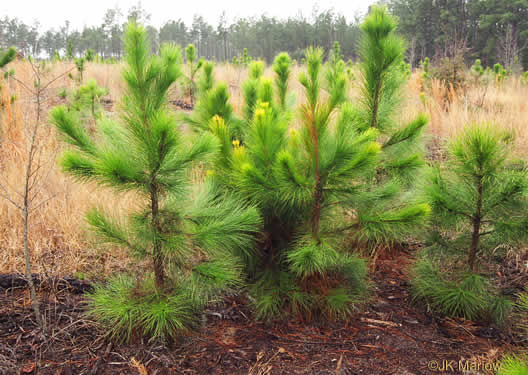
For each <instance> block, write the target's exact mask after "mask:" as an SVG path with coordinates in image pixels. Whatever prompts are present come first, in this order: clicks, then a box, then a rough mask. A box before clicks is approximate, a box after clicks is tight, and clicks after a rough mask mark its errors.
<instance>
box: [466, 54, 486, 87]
mask: <svg viewBox="0 0 528 375" xmlns="http://www.w3.org/2000/svg"><path fill="white" fill-rule="evenodd" d="M469 71H470V73H471V75H472V76H473V78H474V79H475V84H478V83H479V82H480V80H481V79H482V77H483V76H484V74H485V72H486V70H485V69H484V68H483V67H482V63H481V61H480V59H476V60H475V63H474V64H473V65H472V66H471V69H470V70H469Z"/></svg>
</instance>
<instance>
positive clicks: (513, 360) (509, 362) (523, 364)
mask: <svg viewBox="0 0 528 375" xmlns="http://www.w3.org/2000/svg"><path fill="white" fill-rule="evenodd" d="M497 375H528V356H526V355H513V354H510V355H507V356H505V357H504V358H503V359H502V360H501V361H500V365H499V371H498V372H497Z"/></svg>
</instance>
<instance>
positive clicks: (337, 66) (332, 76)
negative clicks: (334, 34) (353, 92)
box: [325, 41, 347, 97]
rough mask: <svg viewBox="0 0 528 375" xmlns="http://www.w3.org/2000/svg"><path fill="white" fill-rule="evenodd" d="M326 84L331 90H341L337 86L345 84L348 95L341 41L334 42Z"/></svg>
mask: <svg viewBox="0 0 528 375" xmlns="http://www.w3.org/2000/svg"><path fill="white" fill-rule="evenodd" d="M325 78H326V85H327V88H328V91H329V92H332V91H337V90H341V89H340V88H338V87H336V86H343V87H344V93H345V97H346V92H347V75H346V64H345V62H344V61H343V56H342V55H341V48H340V46H339V42H337V41H336V42H334V48H333V49H332V50H331V51H330V54H329V56H328V62H327V66H326V72H325Z"/></svg>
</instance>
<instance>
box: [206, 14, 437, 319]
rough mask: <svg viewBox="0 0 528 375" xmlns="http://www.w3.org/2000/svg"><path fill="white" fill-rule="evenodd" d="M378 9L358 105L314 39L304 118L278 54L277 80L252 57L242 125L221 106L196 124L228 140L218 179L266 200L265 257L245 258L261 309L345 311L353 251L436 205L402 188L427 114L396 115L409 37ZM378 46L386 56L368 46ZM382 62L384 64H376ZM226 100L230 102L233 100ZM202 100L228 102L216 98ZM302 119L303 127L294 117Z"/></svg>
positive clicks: (307, 313)
mask: <svg viewBox="0 0 528 375" xmlns="http://www.w3.org/2000/svg"><path fill="white" fill-rule="evenodd" d="M369 17H370V18H368V19H367V20H366V21H365V26H364V28H365V30H366V31H365V38H367V40H366V41H365V40H364V41H363V46H364V48H363V51H364V52H365V53H364V56H363V58H364V60H363V62H362V64H363V68H362V69H363V74H364V80H363V81H362V82H363V85H364V87H363V90H362V97H361V99H360V101H359V102H358V103H357V104H356V105H352V104H350V103H347V102H346V77H345V74H346V72H345V69H342V68H341V67H339V65H341V64H340V63H339V61H338V62H337V63H336V64H335V65H338V67H337V68H332V67H331V66H327V68H326V70H325V67H324V65H323V61H322V60H323V52H322V50H320V49H314V48H310V49H308V50H307V52H306V57H305V62H306V72H303V73H301V75H300V76H299V82H300V83H301V85H302V86H303V88H304V97H305V98H306V101H305V103H303V104H301V105H300V106H299V107H298V109H297V115H298V116H297V117H296V118H294V114H295V113H294V112H293V111H292V110H291V108H290V107H289V106H288V105H286V106H284V105H283V104H284V103H285V102H286V100H285V98H286V97H287V95H288V94H287V87H288V80H289V74H290V67H289V64H290V63H289V62H288V60H289V59H287V58H286V56H280V57H277V59H276V60H275V63H274V73H275V84H273V82H272V81H271V80H269V79H267V78H263V77H262V73H261V69H259V68H258V66H256V65H253V64H254V63H253V64H252V66H250V74H249V78H248V81H246V82H245V83H244V90H243V92H244V95H243V97H244V103H243V106H242V108H243V125H242V126H239V127H238V128H236V129H235V128H234V127H233V120H232V116H230V117H229V118H227V119H225V118H223V116H222V115H221V114H220V113H219V112H220V111H218V110H216V111H215V112H216V113H213V111H209V114H208V116H201V117H202V119H203V120H206V121H207V122H205V123H204V122H201V125H199V126H197V127H196V128H197V129H200V130H201V131H206V132H212V133H213V134H215V135H216V137H217V138H218V139H219V141H220V144H221V148H220V150H221V152H220V156H219V157H218V158H217V159H216V163H215V168H214V170H213V173H212V174H213V176H214V177H215V180H216V182H217V184H218V185H219V186H221V187H223V188H224V189H225V190H226V191H236V192H237V193H238V194H239V195H240V196H241V197H242V198H244V200H245V201H247V202H251V203H252V204H255V205H257V206H258V207H259V210H260V212H261V216H262V217H263V220H264V229H263V234H262V239H261V242H260V244H259V253H258V256H257V257H254V258H252V259H250V262H249V263H248V268H249V272H250V274H251V276H252V280H253V286H252V287H251V294H252V296H253V298H254V301H255V308H256V312H257V316H258V317H259V318H262V319H273V318H277V317H281V316H284V315H286V314H288V313H292V314H298V315H301V316H303V317H306V318H310V317H313V316H316V315H317V316H324V317H326V318H343V317H346V316H347V315H349V314H350V313H351V312H352V311H354V308H355V305H356V304H357V303H358V302H360V301H361V300H363V298H364V294H365V292H366V281H365V277H366V267H365V262H364V261H363V260H362V259H361V258H360V257H359V256H358V255H357V253H355V252H354V251H351V250H354V247H355V246H358V247H359V246H361V243H362V242H389V241H393V240H399V239H401V238H402V237H404V236H405V235H407V234H409V233H412V232H413V231H414V230H415V229H416V228H418V227H420V226H422V225H423V224H424V222H425V219H426V216H427V214H428V212H429V208H428V206H427V205H424V204H410V203H409V202H407V200H408V199H406V198H405V197H404V196H405V189H404V188H403V187H404V186H405V184H404V183H402V182H405V183H409V181H410V180H411V179H410V177H409V176H410V175H412V174H413V173H415V172H416V171H417V169H418V168H419V167H421V166H422V165H423V162H422V161H421V159H420V152H419V151H420V149H419V147H413V146H414V144H415V141H416V140H417V138H418V136H419V134H420V131H421V129H422V128H423V126H424V125H425V122H426V119H425V117H424V116H420V117H419V118H418V119H417V120H415V121H413V122H411V123H410V124H408V125H405V126H404V127H402V128H400V127H399V126H398V124H397V122H396V119H395V117H396V111H395V110H394V108H395V106H396V97H397V93H398V89H399V88H400V87H401V85H402V83H403V82H404V80H403V78H402V75H401V70H400V62H401V61H402V60H401V57H402V55H403V44H402V43H401V41H400V40H399V39H397V38H396V37H395V36H394V35H393V30H394V24H393V22H394V21H393V20H392V19H390V18H388V17H389V16H388V15H387V14H386V13H385V11H384V10H383V9H381V8H379V9H378V8H376V9H375V10H374V13H373V15H371V16H369ZM380 30H381V31H380ZM387 30H388V31H387ZM382 31H387V32H382ZM376 38H380V40H377V39H376ZM395 38H396V39H395ZM370 47H373V48H377V53H376V54H370V53H369V52H368V49H369V48H370ZM391 51H392V52H391ZM336 56H337V55H336ZM378 63H381V64H382V67H383V69H381V70H375V69H378V68H377V67H376V64H378ZM329 65H331V64H329ZM342 65H343V66H344V63H343V64H342ZM273 86H275V94H274V90H273ZM375 86H379V87H378V88H377V89H372V90H369V88H371V87H375ZM325 89H326V90H325ZM323 90H324V91H326V93H324V94H323ZM223 99H226V100H222V106H224V105H225V103H227V102H228V99H227V98H226V97H225V96H223ZM200 103H202V99H201V101H200ZM205 103H209V104H205ZM201 105H203V107H208V108H219V107H221V106H218V105H214V104H213V102H212V101H211V100H208V98H203V104H201ZM373 119H375V120H373ZM296 120H298V121H299V122H298V124H299V126H293V124H294V121H296ZM196 123H197V124H200V121H197V122H196ZM373 123H374V124H373ZM373 125H374V126H373ZM235 131H237V132H239V134H237V135H236V136H235V135H234V134H235V133H234V132H235ZM402 155H404V156H405V158H401V156H402ZM402 177H407V178H402ZM345 238H346V239H347V240H348V241H345V240H344V239H345ZM350 240H353V241H352V244H353V245H351V244H350V242H349V241H350Z"/></svg>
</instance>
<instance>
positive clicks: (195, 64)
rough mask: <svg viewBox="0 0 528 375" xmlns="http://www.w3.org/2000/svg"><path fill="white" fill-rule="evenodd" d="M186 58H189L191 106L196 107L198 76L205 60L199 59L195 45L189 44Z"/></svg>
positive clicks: (186, 49)
mask: <svg viewBox="0 0 528 375" xmlns="http://www.w3.org/2000/svg"><path fill="white" fill-rule="evenodd" d="M185 57H186V58H187V65H188V67H189V75H188V76H187V77H186V83H187V91H188V93H189V99H190V100H191V105H194V97H195V94H196V75H197V74H198V72H199V71H200V69H201V68H202V66H203V63H204V60H203V59H198V56H197V54H196V48H195V47H194V44H189V45H188V46H187V48H185Z"/></svg>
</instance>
